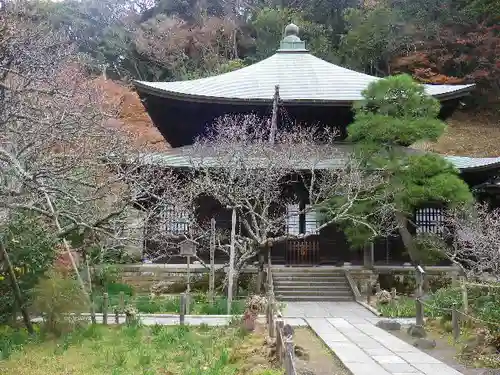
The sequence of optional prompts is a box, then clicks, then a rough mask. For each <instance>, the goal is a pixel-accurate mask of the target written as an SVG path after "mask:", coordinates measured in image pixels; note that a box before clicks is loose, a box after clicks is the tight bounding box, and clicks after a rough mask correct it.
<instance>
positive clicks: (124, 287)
mask: <svg viewBox="0 0 500 375" xmlns="http://www.w3.org/2000/svg"><path fill="white" fill-rule="evenodd" d="M105 290H106V291H107V292H108V294H109V295H117V294H120V292H123V294H125V295H126V296H132V295H133V294H134V288H133V287H132V286H131V285H128V284H123V283H109V284H106V286H105Z"/></svg>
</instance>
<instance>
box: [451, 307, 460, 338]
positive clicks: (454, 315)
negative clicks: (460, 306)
mask: <svg viewBox="0 0 500 375" xmlns="http://www.w3.org/2000/svg"><path fill="white" fill-rule="evenodd" d="M451 326H452V329H453V340H454V341H455V343H456V342H457V341H458V338H459V337H460V324H459V320H458V310H457V306H456V304H453V308H452V310H451Z"/></svg>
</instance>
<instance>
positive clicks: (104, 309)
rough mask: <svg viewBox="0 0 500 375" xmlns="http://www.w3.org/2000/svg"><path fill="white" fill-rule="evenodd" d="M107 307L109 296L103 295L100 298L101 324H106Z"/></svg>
mask: <svg viewBox="0 0 500 375" xmlns="http://www.w3.org/2000/svg"><path fill="white" fill-rule="evenodd" d="M108 305H109V296H108V293H104V295H103V297H102V324H104V325H106V324H108Z"/></svg>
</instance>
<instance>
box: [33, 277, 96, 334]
mask: <svg viewBox="0 0 500 375" xmlns="http://www.w3.org/2000/svg"><path fill="white" fill-rule="evenodd" d="M47 276H48V277H47V278H44V279H42V280H41V281H40V283H39V284H38V285H37V286H36V287H35V290H34V300H33V308H34V310H35V311H36V312H37V313H40V314H42V316H43V321H44V326H45V328H46V329H47V331H48V332H51V333H54V334H56V335H60V334H62V333H64V332H67V331H70V330H72V329H73V328H74V327H75V326H76V325H77V323H78V319H79V313H82V312H87V311H89V306H88V301H87V298H86V297H85V295H84V293H83V291H82V289H81V287H80V285H79V283H78V282H77V281H76V280H75V279H73V278H69V277H64V276H63V275H62V274H60V273H58V272H56V271H54V270H51V271H50V272H49V273H48V275H47ZM70 313H76V315H69V314H70Z"/></svg>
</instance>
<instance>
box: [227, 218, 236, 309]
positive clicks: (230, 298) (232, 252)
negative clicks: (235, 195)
mask: <svg viewBox="0 0 500 375" xmlns="http://www.w3.org/2000/svg"><path fill="white" fill-rule="evenodd" d="M235 242H236V208H233V213H232V215H231V247H230V249H229V274H228V286H227V314H228V315H231V305H232V303H233V284H234V258H235V255H236V254H235V252H236V248H235Z"/></svg>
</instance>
